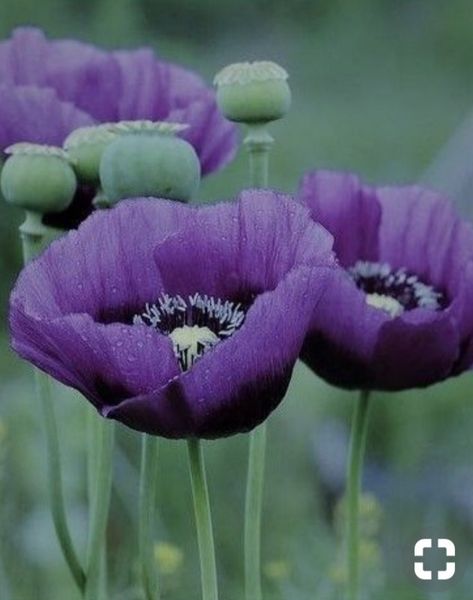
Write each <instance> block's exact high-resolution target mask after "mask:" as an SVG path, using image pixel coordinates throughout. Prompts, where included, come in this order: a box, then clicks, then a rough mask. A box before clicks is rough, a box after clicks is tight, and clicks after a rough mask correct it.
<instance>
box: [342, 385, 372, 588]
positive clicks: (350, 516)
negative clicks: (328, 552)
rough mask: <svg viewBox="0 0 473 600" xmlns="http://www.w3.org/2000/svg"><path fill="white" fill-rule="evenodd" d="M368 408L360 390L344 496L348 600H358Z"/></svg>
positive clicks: (368, 394) (353, 424)
mask: <svg viewBox="0 0 473 600" xmlns="http://www.w3.org/2000/svg"><path fill="white" fill-rule="evenodd" d="M369 408H370V392H369V391H366V390H362V391H361V392H360V397H359V399H358V401H357V403H356V405H355V409H354V414H353V422H352V430H351V439H350V450H349V456H348V472H347V493H346V506H347V573H348V589H347V598H348V600H358V598H359V587H360V565H359V550H360V530H359V529H360V527H359V507H360V494H361V482H362V475H363V458H364V453H365V446H366V435H367V431H368V417H369Z"/></svg>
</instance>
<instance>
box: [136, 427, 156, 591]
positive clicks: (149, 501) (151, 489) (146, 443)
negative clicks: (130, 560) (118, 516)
mask: <svg viewBox="0 0 473 600" xmlns="http://www.w3.org/2000/svg"><path fill="white" fill-rule="evenodd" d="M157 457H158V438H156V437H153V436H150V435H147V434H143V435H142V442H141V474H140V515H139V551H140V561H141V579H142V585H143V591H144V595H145V598H146V600H156V599H157V598H158V597H159V588H158V578H157V573H156V565H155V561H154V559H153V528H154V511H155V504H156V480H157Z"/></svg>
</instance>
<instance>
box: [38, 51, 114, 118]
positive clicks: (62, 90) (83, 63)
mask: <svg viewBox="0 0 473 600" xmlns="http://www.w3.org/2000/svg"><path fill="white" fill-rule="evenodd" d="M47 82H48V84H49V85H50V86H52V87H54V88H55V89H56V90H57V92H58V95H59V96H60V97H61V98H63V99H65V100H69V101H71V102H73V103H74V104H75V105H76V106H78V107H79V108H81V109H82V110H85V111H86V112H88V113H90V114H91V115H92V116H93V117H94V118H95V119H97V120H99V121H116V120H117V119H118V118H119V115H118V105H117V98H119V96H120V92H121V89H122V81H121V73H120V67H119V65H118V63H117V61H116V60H115V58H114V57H113V56H112V55H111V54H108V53H107V52H104V51H101V50H98V49H97V48H94V47H93V46H90V45H89V44H83V43H80V42H76V41H69V40H60V41H57V42H51V43H50V51H49V60H48V65H47Z"/></svg>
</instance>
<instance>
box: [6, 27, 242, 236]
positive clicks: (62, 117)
mask: <svg viewBox="0 0 473 600" xmlns="http://www.w3.org/2000/svg"><path fill="white" fill-rule="evenodd" d="M0 100H1V103H2V104H1V106H2V111H1V115H0V156H1V151H2V150H3V149H4V148H6V147H7V146H9V145H10V144H13V143H15V142H23V141H28V142H37V143H43V144H55V145H61V144H62V142H63V141H64V138H65V137H66V136H67V135H68V134H69V133H70V132H71V131H73V130H74V129H76V128H77V127H81V126H84V125H91V124H94V123H97V122H104V121H117V120H124V119H152V120H171V121H176V120H179V121H180V122H185V123H187V124H189V125H190V127H189V129H188V130H187V131H186V132H185V134H184V136H185V137H186V138H187V139H188V141H189V142H190V143H191V144H193V146H194V147H195V149H196V151H197V154H198V156H199V158H200V162H201V167H202V173H203V174H204V175H205V174H207V173H210V172H212V171H215V170H217V169H219V168H220V167H222V166H224V165H225V164H226V163H228V162H229V161H230V160H231V159H232V158H233V156H234V153H235V150H236V130H235V128H234V126H233V125H232V124H231V123H229V122H228V121H226V120H225V119H224V118H223V116H222V115H221V114H220V113H219V111H218V109H217V105H216V102H215V98H214V94H213V92H212V90H211V89H209V88H208V87H207V86H206V85H205V84H204V82H203V81H202V80H201V79H200V78H199V77H198V76H197V75H195V74H194V73H192V72H190V71H187V70H185V69H183V68H181V67H179V66H177V65H173V64H171V63H167V62H164V61H161V60H158V59H157V58H156V57H155V55H154V53H153V52H152V51H151V50H147V49H141V50H135V51H121V52H105V51H103V50H100V49H98V48H95V47H94V46H91V45H88V44H83V43H80V42H77V41H73V40H58V41H52V42H51V41H48V40H46V38H45V37H44V34H43V33H42V32H41V31H40V30H38V29H33V28H20V29H17V30H15V31H14V32H13V34H12V37H11V39H9V40H7V41H5V42H2V43H0ZM93 195H94V190H91V189H86V188H84V187H81V188H79V192H78V194H77V197H76V198H75V201H74V202H73V205H72V206H71V207H70V209H68V211H67V212H66V213H63V214H60V215H55V216H54V217H53V216H51V218H50V219H49V221H48V222H50V223H51V224H53V225H57V226H59V227H62V228H70V227H73V226H76V225H77V224H78V223H79V222H80V221H81V220H83V218H84V217H85V216H87V215H88V214H89V213H90V212H91V210H92V206H91V200H92V198H93Z"/></svg>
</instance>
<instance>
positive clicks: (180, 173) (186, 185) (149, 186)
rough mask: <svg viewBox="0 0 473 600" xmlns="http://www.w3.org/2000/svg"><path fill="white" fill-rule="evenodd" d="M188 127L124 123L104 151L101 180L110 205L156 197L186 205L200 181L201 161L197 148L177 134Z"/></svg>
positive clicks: (139, 122)
mask: <svg viewBox="0 0 473 600" xmlns="http://www.w3.org/2000/svg"><path fill="white" fill-rule="evenodd" d="M186 127H187V126H186V125H182V124H178V123H164V122H162V123H161V122H152V121H122V122H121V123H117V124H116V125H115V126H114V129H113V131H115V132H116V133H118V134H119V135H118V136H117V138H116V139H115V140H114V141H112V142H111V143H110V144H109V145H108V146H107V148H106V149H105V151H104V153H103V156H102V160H101V162H100V180H101V183H102V189H103V191H104V193H105V196H106V197H107V198H108V199H109V201H110V202H111V203H115V202H118V201H119V200H122V199H125V198H136V197H141V196H154V197H159V198H168V199H170V200H179V201H182V202H186V201H188V200H190V199H191V197H192V196H193V195H194V193H195V192H196V190H197V188H198V185H199V182H200V162H199V159H198V157H197V154H196V152H195V150H194V148H193V147H192V146H191V145H190V144H189V143H188V142H186V141H185V140H183V139H181V138H178V137H176V135H175V134H176V133H178V132H180V131H183V130H184V129H186Z"/></svg>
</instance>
